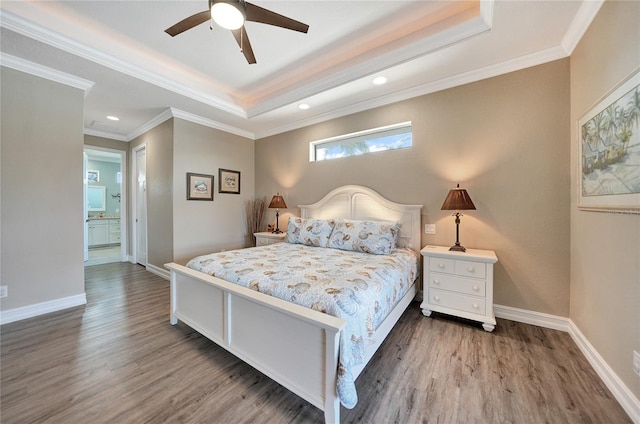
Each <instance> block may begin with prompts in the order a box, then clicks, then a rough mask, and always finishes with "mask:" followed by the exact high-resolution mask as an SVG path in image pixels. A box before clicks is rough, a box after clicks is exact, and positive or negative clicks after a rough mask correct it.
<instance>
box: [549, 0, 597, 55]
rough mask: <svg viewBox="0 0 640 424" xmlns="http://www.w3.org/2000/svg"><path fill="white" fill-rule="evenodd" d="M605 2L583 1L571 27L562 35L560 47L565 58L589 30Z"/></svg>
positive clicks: (595, 0)
mask: <svg viewBox="0 0 640 424" xmlns="http://www.w3.org/2000/svg"><path fill="white" fill-rule="evenodd" d="M604 2H605V0H591V1H583V2H582V4H581V5H580V9H578V13H576V16H574V18H573V21H571V25H570V26H569V29H568V30H567V33H566V34H565V35H564V37H563V39H562V42H561V43H560V45H561V46H562V47H563V48H564V50H565V52H566V53H567V56H570V55H571V54H572V53H573V50H575V48H576V46H577V45H578V43H579V42H580V40H581V39H582V37H583V36H584V33H585V32H587V29H589V25H591V22H593V20H594V19H595V17H596V15H597V14H598V12H599V11H600V8H601V7H602V5H603V4H604Z"/></svg>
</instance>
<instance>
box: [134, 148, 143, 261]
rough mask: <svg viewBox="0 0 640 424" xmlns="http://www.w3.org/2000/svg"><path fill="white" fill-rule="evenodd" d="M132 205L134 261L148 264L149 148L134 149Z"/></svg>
mask: <svg viewBox="0 0 640 424" xmlns="http://www.w3.org/2000/svg"><path fill="white" fill-rule="evenodd" d="M133 156H134V157H133V160H132V162H133V163H132V165H133V172H132V175H133V178H132V194H133V195H132V205H131V210H132V211H133V219H134V222H133V231H132V234H131V236H132V243H131V246H132V248H131V250H132V255H133V261H132V262H133V263H137V264H140V265H143V266H145V267H146V266H147V148H146V145H145V144H142V145H140V146H138V147H136V148H134V149H133Z"/></svg>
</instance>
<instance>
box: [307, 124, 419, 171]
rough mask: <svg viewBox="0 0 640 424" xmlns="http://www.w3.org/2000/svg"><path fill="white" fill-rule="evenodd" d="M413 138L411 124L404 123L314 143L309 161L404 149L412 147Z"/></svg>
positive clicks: (310, 150)
mask: <svg viewBox="0 0 640 424" xmlns="http://www.w3.org/2000/svg"><path fill="white" fill-rule="evenodd" d="M412 136H413V133H412V131H411V122H403V123H401V124H395V125H389V126H386V127H381V128H374V129H372V130H366V131H360V132H357V133H351V134H345V135H341V136H338V137H332V138H327V139H324V140H318V141H312V142H311V143H310V145H309V161H310V162H316V161H321V160H328V159H336V158H344V157H347V156H356V155H361V154H364V153H372V152H381V151H383V150H394V149H404V148H407V147H411V145H412V138H413V137H412Z"/></svg>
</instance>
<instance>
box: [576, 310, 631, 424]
mask: <svg viewBox="0 0 640 424" xmlns="http://www.w3.org/2000/svg"><path fill="white" fill-rule="evenodd" d="M569 334H570V335H571V338H572V339H573V341H574V342H576V344H577V345H578V347H579V348H580V350H581V351H582V354H583V355H584V356H585V357H586V358H587V361H589V363H590V364H591V366H592V367H593V369H594V370H595V371H596V373H598V375H599V376H600V378H601V379H602V381H604V384H605V385H606V386H607V387H608V388H609V390H611V393H613V396H614V397H615V398H616V400H617V401H618V402H619V403H620V406H622V408H623V409H624V410H625V412H626V413H627V414H629V417H630V418H631V421H633V422H634V423H636V424H640V400H639V399H638V398H637V397H636V396H635V395H634V394H633V393H632V392H631V390H629V388H628V387H627V386H626V385H625V384H624V383H623V382H622V380H621V379H620V377H618V375H617V374H616V373H615V372H614V371H613V370H612V369H611V367H610V366H609V364H607V363H606V361H605V360H604V359H603V358H602V356H600V354H599V353H598V351H597V350H596V349H595V348H594V347H593V345H592V344H591V343H589V340H587V338H586V337H585V336H584V334H582V332H581V331H580V329H579V328H578V327H577V326H576V325H575V323H574V322H573V321H571V325H570V326H569Z"/></svg>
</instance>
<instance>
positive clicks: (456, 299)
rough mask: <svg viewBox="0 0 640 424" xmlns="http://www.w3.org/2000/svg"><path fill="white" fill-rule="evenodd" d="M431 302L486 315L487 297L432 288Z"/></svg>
mask: <svg viewBox="0 0 640 424" xmlns="http://www.w3.org/2000/svg"><path fill="white" fill-rule="evenodd" d="M429 303H430V304H432V305H438V306H443V307H446V308H452V309H458V310H460V311H465V312H471V313H473V314H480V315H484V313H485V299H482V298H477V297H472V296H465V295H462V294H456V293H450V292H446V291H442V290H435V289H433V290H430V293H429Z"/></svg>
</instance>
